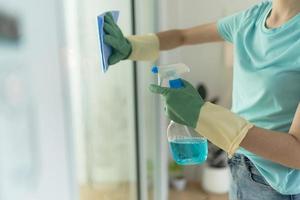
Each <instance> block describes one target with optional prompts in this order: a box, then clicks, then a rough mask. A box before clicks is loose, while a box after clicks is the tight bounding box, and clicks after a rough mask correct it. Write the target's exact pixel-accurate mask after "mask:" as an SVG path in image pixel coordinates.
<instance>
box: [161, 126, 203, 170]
mask: <svg viewBox="0 0 300 200" xmlns="http://www.w3.org/2000/svg"><path fill="white" fill-rule="evenodd" d="M167 133H168V142H169V147H170V151H171V154H172V157H173V159H174V160H175V162H176V163H177V164H180V165H196V164H202V163H203V162H205V160H206V159H207V154H208V147H207V139H206V138H204V137H202V136H201V135H200V134H199V133H197V132H196V131H195V130H194V129H192V128H190V127H188V126H184V125H181V124H178V123H176V122H174V121H171V122H170V124H169V126H168V129H167Z"/></svg>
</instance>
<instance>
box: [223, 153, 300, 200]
mask: <svg viewBox="0 0 300 200" xmlns="http://www.w3.org/2000/svg"><path fill="white" fill-rule="evenodd" d="M228 163H229V167H230V171H231V175H232V183H231V187H230V191H229V199H230V200H300V194H298V195H282V194H280V193H278V192H277V191H276V190H274V189H273V188H272V187H271V186H270V185H269V184H268V183H267V182H266V180H265V179H264V178H263V177H262V176H261V175H260V173H259V171H258V170H257V169H256V168H255V166H254V165H253V163H252V162H251V161H250V160H249V159H248V158H247V157H245V156H243V155H241V154H236V155H234V156H233V157H232V158H231V159H230V160H229V161H228ZM299 184H300V183H299Z"/></svg>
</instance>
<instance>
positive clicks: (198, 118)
mask: <svg viewBox="0 0 300 200" xmlns="http://www.w3.org/2000/svg"><path fill="white" fill-rule="evenodd" d="M181 80H182V82H183V83H184V86H185V87H184V88H179V89H173V88H167V87H161V86H158V85H153V84H152V85H151V86H150V90H151V91H152V92H153V93H156V94H160V95H162V96H163V98H164V100H165V112H166V114H167V116H168V117H169V118H170V119H171V120H173V121H175V122H177V123H180V124H184V125H187V126H189V127H192V128H194V129H195V130H196V131H197V132H198V133H199V134H201V135H202V136H204V137H205V138H207V139H208V140H210V141H211V142H212V143H214V144H215V145H216V146H218V147H220V148H221V149H223V150H224V151H226V152H227V153H228V154H229V156H232V155H233V154H234V153H235V151H236V150H237V149H238V147H239V145H240V143H241V141H242V140H243V139H244V137H245V136H246V134H247V132H248V130H249V129H250V128H252V127H253V125H252V124H250V123H249V122H248V121H246V120H245V119H243V118H241V117H239V116H237V115H236V114H234V113H232V112H231V111H229V110H227V109H226V108H223V107H221V106H218V105H214V104H212V103H209V102H204V101H203V99H202V97H201V96H200V95H199V93H198V92H197V90H196V89H195V88H194V87H193V86H192V85H191V84H190V83H189V82H187V81H185V80H183V79H181Z"/></svg>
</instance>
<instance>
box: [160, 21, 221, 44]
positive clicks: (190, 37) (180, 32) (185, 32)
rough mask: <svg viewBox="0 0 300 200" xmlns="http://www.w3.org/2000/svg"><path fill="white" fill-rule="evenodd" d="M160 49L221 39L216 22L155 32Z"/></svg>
mask: <svg viewBox="0 0 300 200" xmlns="http://www.w3.org/2000/svg"><path fill="white" fill-rule="evenodd" d="M156 35H157V36H158V38H159V46H160V50H169V49H174V48H176V47H179V46H183V45H193V44H201V43H207V42H218V41H223V39H222V38H221V36H220V35H219V33H218V30H217V24H216V22H214V23H209V24H204V25H200V26H196V27H192V28H188V29H175V30H169V31H164V32H159V33H157V34H156Z"/></svg>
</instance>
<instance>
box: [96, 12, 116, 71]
mask: <svg viewBox="0 0 300 200" xmlns="http://www.w3.org/2000/svg"><path fill="white" fill-rule="evenodd" d="M108 12H111V14H112V16H113V18H114V20H115V22H117V21H118V18H119V11H108ZM106 13H107V12H105V13H102V14H101V15H99V16H98V17H97V22H98V35H99V47H100V58H101V61H100V65H101V69H102V72H104V73H105V72H106V71H107V70H108V66H109V65H108V58H109V56H110V55H111V47H110V46H109V45H106V44H105V43H104V35H105V33H104V30H103V26H104V15H105V14H106Z"/></svg>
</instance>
